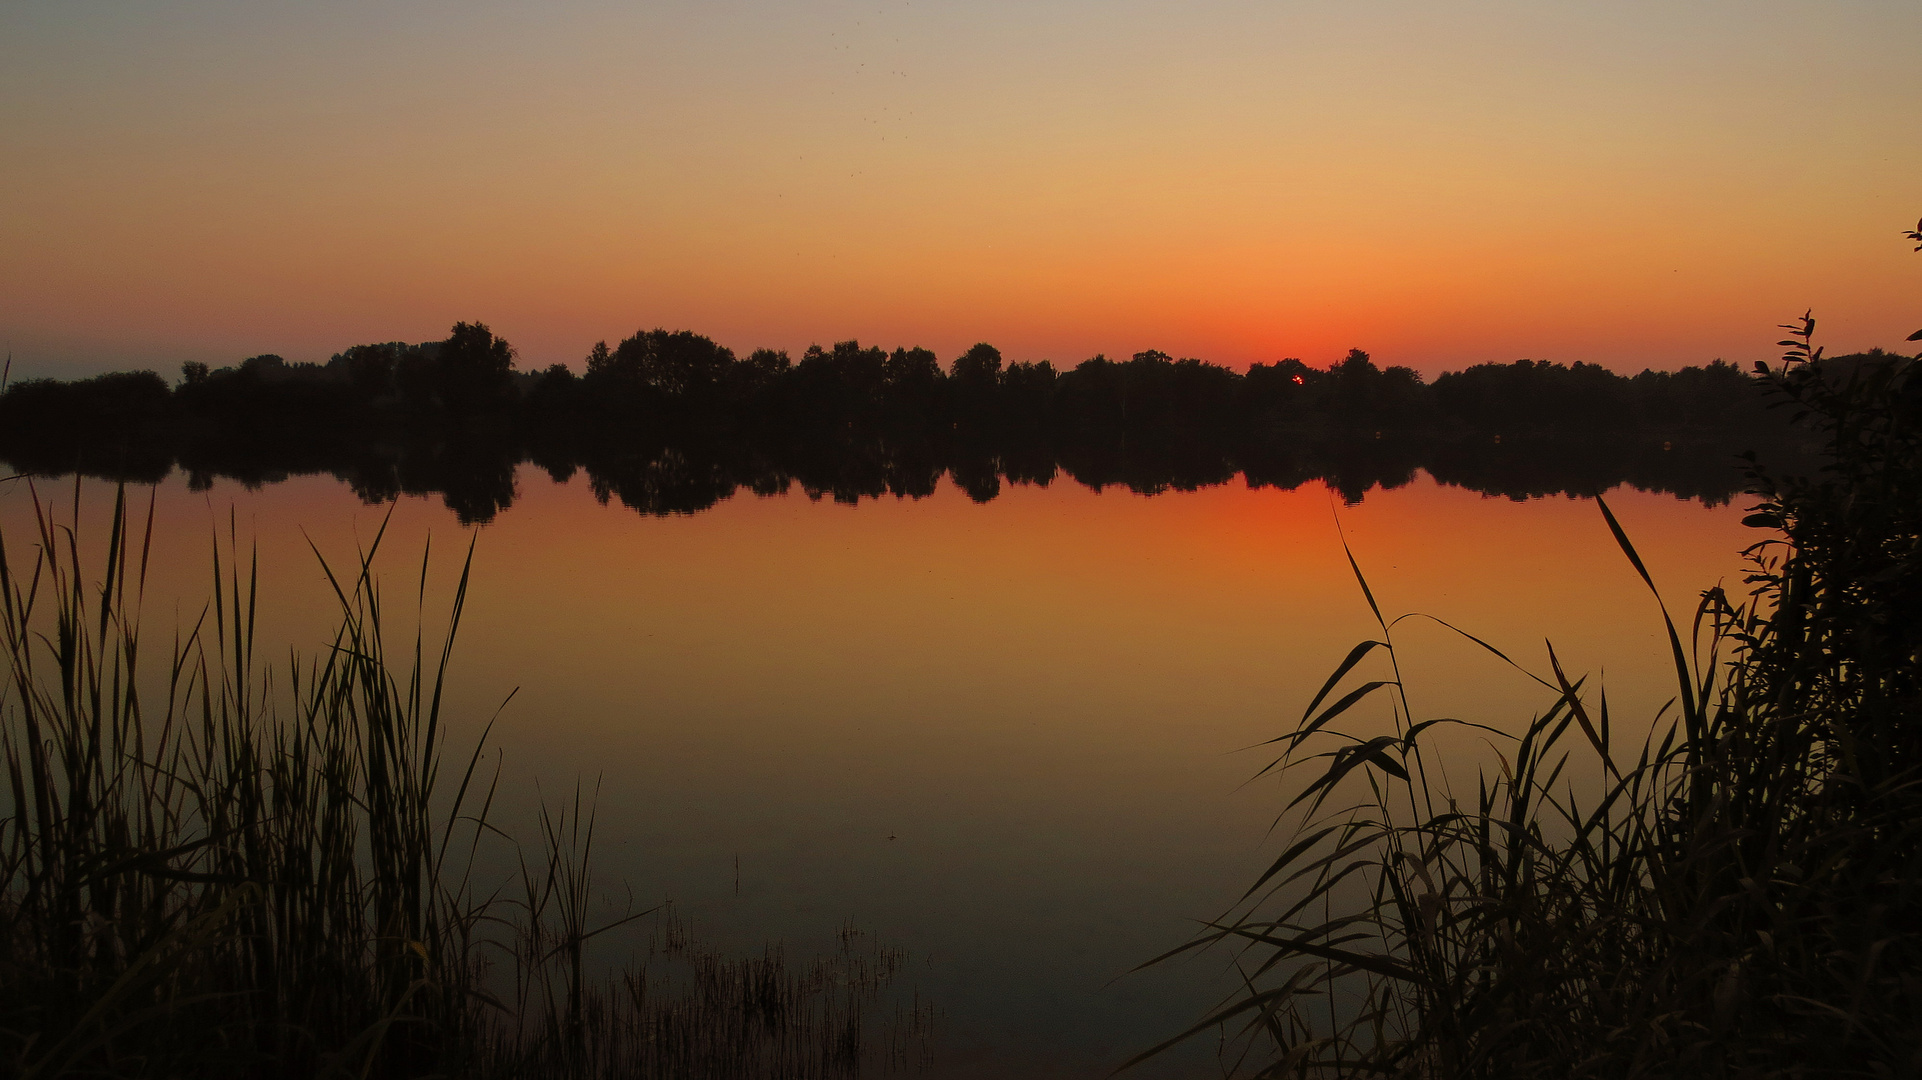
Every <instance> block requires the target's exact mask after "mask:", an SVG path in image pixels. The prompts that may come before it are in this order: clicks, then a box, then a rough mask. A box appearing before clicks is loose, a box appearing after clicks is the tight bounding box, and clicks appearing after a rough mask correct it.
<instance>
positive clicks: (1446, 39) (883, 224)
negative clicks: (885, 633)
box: [0, 0, 1922, 376]
mask: <svg viewBox="0 0 1922 1080" xmlns="http://www.w3.org/2000/svg"><path fill="white" fill-rule="evenodd" d="M1919 41H1922V4H1917V3H1915V2H1914V0H1900V2H1861V3H1855V2H1846V0H1823V2H1820V3H1794V4H1788V3H1767V2H1751V0H1743V2H1732V0H1731V2H1724V3H1675V2H1662V3H1630V2H1619V0H1611V2H1594V3H1581V4H1575V3H1556V2H1546V0H1497V2H1484V3H1448V4H1440V3H1432V2H1431V3H1413V2H1402V3H1391V2H1371V0H1347V2H1317V3H1290V2H1269V3H1229V2H1190V3H1173V2H1145V0H1103V2H1099V3H1097V2H1093V0H1076V2H1061V0H1023V2H1020V3H1013V2H1002V0H969V2H966V3H962V2H955V0H917V2H914V3H894V2H880V0H871V2H869V3H841V2H817V0H783V2H779V3H776V2H770V0H709V2H691V0H682V2H664V3H631V2H630V3H616V2H607V0H595V2H577V3H569V2H546V3H539V4H535V3H504V2H475V0H468V2H460V3H455V2H451V0H406V2H389V3H371V2H360V0H332V2H327V3H317V2H315V3H276V2H271V0H245V2H228V0H194V2H159V0H147V2H142V3H131V2H116V3H108V2H94V0H57V2H47V0H9V2H8V3H6V4H5V5H4V6H0V344H4V346H5V347H7V348H10V349H11V350H12V352H13V354H14V357H15V373H16V376H17V375H19V374H23V373H24V374H28V375H40V374H80V373H85V372H91V371H97V370H103V369H106V368H119V367H130V366H152V367H155V368H157V369H159V370H162V371H164V372H167V373H169V374H171V373H172V372H173V371H174V370H176V369H177V367H178V364H179V363H180V362H181V361H182V360H187V359H200V360H206V361H209V362H212V363H215V364H222V363H232V362H235V361H237V360H239V359H240V358H242V357H245V356H247V355H251V354H253V353H257V352H265V351H272V352H277V353H280V354H282V355H284V356H287V357H288V358H290V359H296V360H324V359H325V358H326V357H327V356H328V355H329V354H331V353H332V352H334V351H336V350H338V349H340V348H342V347H344V346H346V345H348V344H352V343H354V342H359V341H380V340H392V339H403V340H423V339H429V338H437V337H441V336H444V334H445V332H446V328H447V326H448V325H449V324H450V323H451V322H453V321H454V320H456V319H475V318H478V319H481V320H484V321H486V322H488V323H489V324H491V325H492V326H493V328H494V329H495V330H496V331H497V332H499V333H501V334H503V335H504V336H506V337H508V338H509V339H510V340H512V341H513V342H514V343H515V344H516V345H518V346H519V347H520V350H521V354H522V363H523V366H524V367H525V366H542V365H546V364H548V363H553V362H557V361H559V362H572V363H575V364H576V365H577V366H578V364H579V361H580V358H581V357H582V356H583V355H584V354H585V353H586V351H587V349H588V348H589V347H590V346H591V345H592V343H593V342H594V341H595V340H597V339H600V338H609V339H614V338H618V337H621V336H623V335H625V334H628V333H631V332H633V331H634V330H635V329H637V328H640V327H652V326H656V325H663V326H668V327H687V328H691V329H695V330H699V331H701V332H703V333H707V334H709V335H711V336H713V337H715V338H717V339H718V340H720V341H722V342H723V343H726V344H728V345H732V346H734V347H735V348H736V349H741V350H745V349H748V348H753V347H755V346H759V345H772V346H776V347H784V348H788V349H792V350H798V349H800V348H804V347H805V346H806V345H807V344H808V343H810V342H817V341H818V342H822V343H827V342H831V341H834V340H838V339H843V338H848V337H858V338H860V339H862V340H864V341H870V342H875V343H879V344H883V345H894V344H901V343H920V344H926V345H929V346H931V347H933V348H935V349H937V350H938V351H939V352H941V353H942V355H943V356H944V358H945V357H947V356H951V355H953V354H955V353H957V352H959V351H960V350H961V349H962V348H964V347H965V346H966V345H968V344H969V343H971V342H974V341H976V340H983V339H985V340H988V341H991V342H994V343H996V344H998V345H999V346H1001V347H1002V349H1003V350H1004V351H1005V352H1006V353H1007V354H1008V355H1009V356H1010V358H1013V359H1038V358H1042V357H1049V358H1053V359H1055V360H1056V361H1057V362H1066V363H1070V364H1071V363H1073V362H1075V361H1078V360H1080V359H1082V358H1084V357H1086V356H1088V355H1090V354H1092V353H1095V352H1097V351H1102V352H1107V353H1109V354H1110V355H1116V354H1126V353H1130V352H1133V351H1136V350H1138V349H1144V348H1148V347H1157V348H1161V349H1164V350H1166V351H1168V352H1171V353H1175V354H1177V355H1195V356H1201V357H1204V358H1207V359H1210V360H1215V361H1217V362H1222V363H1228V364H1231V365H1234V366H1241V365H1244V364H1246V363H1248V362H1251V361H1256V360H1272V359H1276V358H1279V357H1282V356H1300V357H1303V358H1305V359H1308V360H1309V361H1310V362H1312V363H1317V364H1323V363H1327V362H1328V361H1330V360H1332V359H1334V358H1336V357H1337V356H1338V355H1339V354H1340V353H1341V351H1343V350H1345V349H1346V348H1348V347H1349V346H1351V345H1352V346H1360V347H1363V348H1367V349H1369V350H1371V351H1372V352H1374V354H1375V355H1376V357H1377V359H1378V360H1380V361H1382V362H1385V363H1402V364H1409V365H1411V366H1413V367H1415V368H1417V369H1418V370H1421V371H1422V372H1424V373H1425V374H1428V375H1431V376H1432V375H1433V374H1435V373H1437V372H1439V371H1441V370H1444V369H1447V368H1455V367H1460V366H1463V365H1464V364H1467V363H1472V362H1477V361H1481V360H1510V359H1514V358H1517V357H1522V356H1530V357H1538V358H1548V359H1555V360H1563V361H1574V360H1590V361H1599V362H1602V363H1605V364H1608V365H1610V366H1612V367H1615V368H1618V369H1622V370H1639V369H1640V368H1642V367H1645V366H1655V367H1673V366H1677V365H1680V364H1685V363H1697V362H1702V361H1705V360H1709V359H1713V358H1715V357H1726V358H1729V359H1734V360H1744V361H1746V360H1752V359H1756V358H1760V357H1767V356H1772V355H1773V354H1774V353H1775V352H1776V351H1778V350H1775V349H1773V348H1772V346H1773V342H1774V341H1775V339H1776V338H1777V337H1778V336H1779V334H1777V333H1776V332H1775V330H1774V326H1775V324H1776V323H1779V322H1782V321H1784V320H1785V319H1787V318H1789V317H1791V316H1794V315H1798V314H1800V313H1801V311H1802V310H1803V309H1804V308H1808V307H1813V308H1814V309H1815V311H1816V314H1817V317H1818V318H1819V319H1820V320H1821V326H1820V332H1821V337H1822V340H1823V341H1825V342H1826V343H1827V344H1828V345H1829V347H1830V349H1831V351H1837V350H1846V349H1855V348H1862V347H1867V346H1870V345H1889V346H1892V345H1895V344H1896V343H1898V342H1900V341H1901V339H1902V338H1903V337H1904V336H1906V334H1907V333H1908V332H1909V331H1910V330H1913V329H1915V327H1916V326H1918V325H1922V257H1917V256H1914V255H1912V254H1911V253H1910V251H1909V248H1910V246H1911V245H1907V244H1904V243H1903V242H1902V241H1901V238H1900V237H1899V235H1898V233H1899V232H1900V230H1902V229H1904V228H1906V227H1908V225H1909V224H1911V223H1912V222H1913V221H1914V220H1915V219H1916V217H1917V216H1918V215H1922V138H1918V137H1917V136H1918V134H1922V132H1919V131H1918V129H1919V128H1922V67H1918V65H1917V64H1916V63H1915V58H1914V48H1915V45H1916V43H1917V42H1919Z"/></svg>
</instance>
